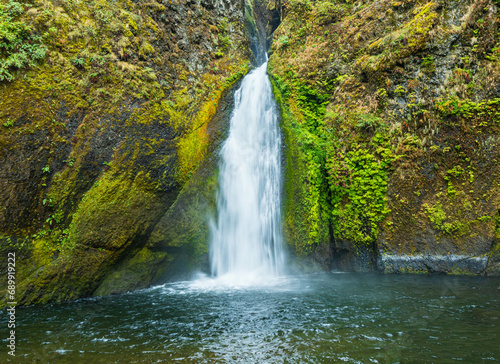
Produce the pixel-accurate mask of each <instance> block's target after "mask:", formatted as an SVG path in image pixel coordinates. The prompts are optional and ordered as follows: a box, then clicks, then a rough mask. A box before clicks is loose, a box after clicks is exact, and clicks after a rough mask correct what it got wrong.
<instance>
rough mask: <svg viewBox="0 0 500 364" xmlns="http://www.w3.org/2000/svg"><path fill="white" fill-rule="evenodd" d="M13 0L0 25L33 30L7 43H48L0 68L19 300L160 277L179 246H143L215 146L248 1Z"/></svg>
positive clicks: (241, 46)
mask: <svg viewBox="0 0 500 364" xmlns="http://www.w3.org/2000/svg"><path fill="white" fill-rule="evenodd" d="M6 4H7V6H6V7H5V6H3V5H2V7H1V8H0V21H1V22H2V24H4V23H5V24H7V22H10V23H14V25H15V26H16V27H17V26H18V25H16V24H18V23H19V24H21V25H19V26H21V27H24V28H23V29H24V30H23V29H21V30H19V29H20V28H19V27H18V28H19V29H18V28H12V27H11V28H8V27H7V28H8V29H11V30H9V31H11V32H14V33H15V34H14V33H12V34H14V35H15V37H13V36H11V35H9V34H10V33H9V34H7V35H5V34H3V33H2V34H1V35H0V36H1V37H2V38H1V39H0V41H2V42H7V43H8V42H11V41H12V42H13V41H14V40H15V39H17V40H16V42H18V43H16V44H31V46H33V47H35V46H39V47H44V48H43V49H46V52H45V53H44V54H43V55H42V53H40V52H39V53H36V54H34V56H33V57H31V56H30V57H31V58H29V61H27V62H24V63H15V62H14V63H12V62H10V63H8V64H7V63H2V71H1V72H3V73H2V74H5V72H8V73H9V75H11V76H12V77H10V76H9V77H4V78H2V79H1V80H0V157H1V162H0V166H1V168H0V170H1V172H0V173H1V175H0V177H1V178H0V188H1V191H2V192H1V193H0V205H1V207H2V209H1V210H0V241H1V246H0V250H1V251H2V252H7V251H10V250H14V251H16V252H17V257H18V276H17V278H18V282H19V298H18V302H20V303H21V304H30V303H36V302H49V301H54V300H58V301H62V300H68V299H73V298H79V297H84V296H88V295H91V294H93V293H95V292H96V290H97V289H99V290H98V291H97V292H98V293H99V294H104V293H114V292H119V291H124V290H128V289H134V288H137V287H143V286H145V285H147V284H149V283H151V282H153V281H157V280H158V279H159V278H158V277H160V276H162V279H163V278H164V277H163V275H162V274H161V272H164V271H166V268H165V267H168V266H170V264H171V261H173V260H175V259H174V258H175V257H174V256H173V255H172V254H169V253H165V252H161V251H152V250H148V248H147V247H146V245H147V242H148V239H149V236H150V234H151V233H152V232H153V230H154V229H155V226H156V224H157V223H158V221H160V219H161V218H162V216H163V215H165V214H166V213H167V212H168V211H169V208H170V207H171V206H172V204H173V203H174V202H175V201H176V200H177V197H178V194H179V192H180V191H181V190H183V188H184V187H185V186H186V184H187V183H189V181H190V179H191V178H192V176H193V175H195V174H196V172H197V170H198V168H199V167H200V166H201V165H203V164H204V163H205V162H204V161H205V160H207V158H212V157H211V153H212V152H213V151H214V150H215V149H214V146H213V145H212V144H213V137H212V136H211V133H212V134H213V133H217V132H219V131H214V130H212V129H213V128H215V126H213V125H212V122H211V121H212V119H213V118H214V117H215V115H216V113H217V109H218V107H219V103H220V101H221V98H223V96H224V95H225V90H228V89H230V88H231V86H232V85H233V84H234V83H235V82H236V81H237V80H238V79H240V78H241V77H242V76H243V75H244V74H245V73H246V72H247V70H248V67H249V61H250V60H251V59H252V56H251V53H250V47H249V41H248V36H247V32H248V30H246V28H245V26H244V21H245V20H244V19H245V15H244V12H245V8H244V4H243V3H239V2H238V3H232V2H229V1H225V0H208V1H194V2H192V1H189V2H188V1H184V0H179V1H149V2H143V1H121V0H120V1H115V2H108V1H101V0H91V1H85V2H77V1H67V2H62V3H61V2H57V1H38V0H33V1H28V2H24V3H22V4H21V3H18V2H16V1H13V0H9V1H7V2H6ZM12 9H14V10H12ZM6 12H8V16H7V15H5V16H4V15H2V14H7V13H6ZM2 26H3V25H2ZM7 28H5V29H7ZM2 29H4V28H2ZM16 32H17V33H16ZM16 34H17V35H16ZM19 42H21V43H19ZM23 42H24V43H23ZM1 49H6V48H1ZM9 49H10V48H9ZM13 49H14V48H13ZM16 49H17V51H18V52H17V53H16V52H15V51H13V52H10V51H9V52H10V53H9V52H7V53H6V52H4V51H3V50H2V51H1V53H0V57H2V61H3V60H4V59H7V58H8V57H20V55H21V56H22V52H23V49H24V48H22V47H21V48H16ZM16 49H14V50H16ZM26 49H27V48H26ZM16 54H17V55H16ZM19 54H20V55H19ZM4 66H5V67H4ZM4 71H5V72H4ZM214 125H219V126H221V125H222V124H220V123H215V124H214ZM220 132H221V133H223V132H222V131H220ZM205 243H208V242H205ZM204 249H205V250H206V247H205V248H204ZM147 262H150V263H151V266H152V268H150V269H149V270H144V269H142V268H139V267H144V266H145V265H147V264H148V263H147ZM119 267H120V268H119ZM2 269H3V268H2ZM118 271H124V272H128V273H127V274H122V275H120V274H118ZM140 272H143V273H140ZM144 272H145V273H144ZM119 280H123V282H121V284H117V282H118V281H119ZM113 287H115V288H113Z"/></svg>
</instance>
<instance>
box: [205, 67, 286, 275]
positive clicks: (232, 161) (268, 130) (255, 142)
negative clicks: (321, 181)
mask: <svg viewBox="0 0 500 364" xmlns="http://www.w3.org/2000/svg"><path fill="white" fill-rule="evenodd" d="M266 67H267V63H264V64H263V65H262V66H260V67H259V68H257V69H255V70H254V71H252V72H250V73H249V74H248V75H247V76H246V77H245V78H244V79H243V81H242V84H241V87H240V89H239V90H238V91H236V93H235V108H234V111H233V115H232V117H231V124H230V129H229V137H228V139H227V140H226V142H225V144H224V145H223V147H222V151H221V161H220V165H219V191H218V197H217V204H218V217H217V220H216V221H215V222H213V223H212V224H211V227H210V235H211V236H210V238H211V241H210V258H211V270H212V275H213V276H215V277H218V278H222V279H226V280H228V281H229V282H231V283H236V284H240V283H247V282H252V283H254V282H255V281H262V280H264V279H266V278H269V277H273V276H278V275H279V274H280V273H281V272H282V269H283V264H284V253H283V248H282V236H281V227H280V226H281V211H280V206H281V165H280V164H281V163H280V158H281V157H280V153H281V138H280V132H279V126H278V117H277V109H276V103H275V101H274V96H273V93H272V91H271V83H270V81H269V78H268V76H267V73H266Z"/></svg>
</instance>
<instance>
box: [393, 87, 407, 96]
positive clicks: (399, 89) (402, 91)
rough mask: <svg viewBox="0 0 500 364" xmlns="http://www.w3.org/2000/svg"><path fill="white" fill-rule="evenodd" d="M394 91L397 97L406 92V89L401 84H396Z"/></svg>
mask: <svg viewBox="0 0 500 364" xmlns="http://www.w3.org/2000/svg"><path fill="white" fill-rule="evenodd" d="M394 93H395V94H396V95H398V96H399V97H401V96H403V95H404V94H405V93H406V90H405V89H404V87H403V86H401V85H398V87H396V89H395V90H394Z"/></svg>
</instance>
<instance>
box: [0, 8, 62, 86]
mask: <svg viewBox="0 0 500 364" xmlns="http://www.w3.org/2000/svg"><path fill="white" fill-rule="evenodd" d="M25 6H26V5H25V4H24V3H20V2H17V1H12V0H9V1H7V2H6V3H5V4H2V3H0V82H1V81H12V80H13V79H14V74H13V72H14V71H15V70H17V69H22V68H27V67H32V66H34V65H35V64H36V63H37V62H38V61H40V60H43V59H44V58H45V56H46V54H47V51H48V48H47V46H46V45H45V44H44V38H48V37H50V33H53V32H54V29H53V28H51V29H49V31H48V32H46V33H44V34H43V36H42V35H40V34H39V32H38V31H37V30H36V29H35V27H33V25H30V24H27V23H26V22H25V21H19V20H17V18H18V17H19V16H20V15H21V14H23V13H24V9H25Z"/></svg>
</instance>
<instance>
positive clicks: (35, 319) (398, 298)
mask: <svg viewBox="0 0 500 364" xmlns="http://www.w3.org/2000/svg"><path fill="white" fill-rule="evenodd" d="M499 286H500V280H498V279H481V278H468V277H446V276H438V277H427V276H375V275H373V276H372V275H355V274H333V273H332V274H319V275H305V276H296V277H288V278H281V279H276V280H270V281H269V282H266V285H264V286H260V287H250V286H249V287H223V286H218V285H217V283H214V282H212V281H210V280H208V279H204V280H203V279H202V280H199V281H196V282H194V283H193V282H180V283H172V284H167V285H164V286H159V287H154V288H151V289H148V290H142V291H138V292H133V293H128V294H123V295H120V296H111V297H103V298H99V299H88V300H80V301H77V302H73V303H66V304H51V305H41V306H34V307H28V308H24V309H18V311H17V322H18V326H17V329H16V330H17V332H16V334H17V347H16V354H17V356H16V359H15V360H12V359H9V358H8V357H7V354H6V349H5V345H6V341H5V340H4V344H5V345H4V351H3V352H2V353H0V354H1V357H0V362H4V361H7V362H9V360H10V362H20V363H30V362H39V363H170V362H174V363H344V362H346V363H483V362H484V363H494V362H500V290H499ZM4 318H5V315H2V320H3V321H2V323H1V324H2V327H6V322H5V320H4ZM2 332H5V331H2ZM4 359H5V360H4Z"/></svg>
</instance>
